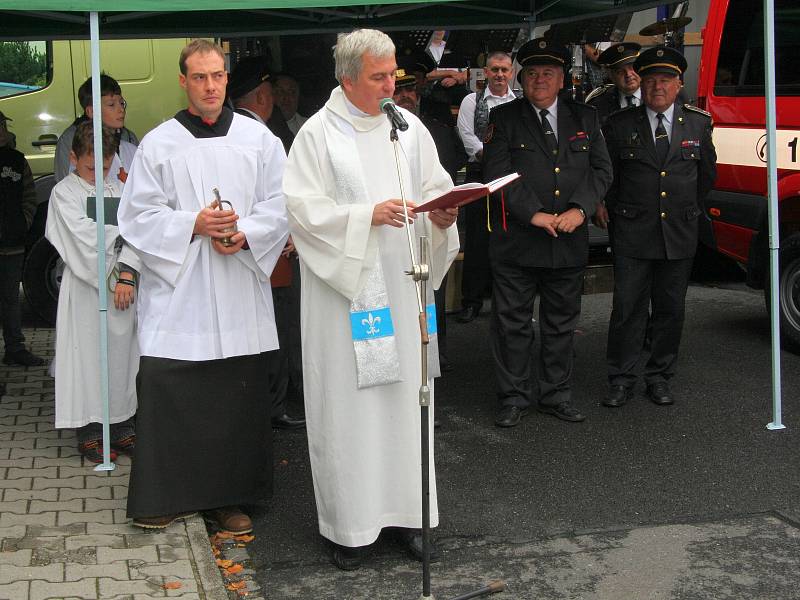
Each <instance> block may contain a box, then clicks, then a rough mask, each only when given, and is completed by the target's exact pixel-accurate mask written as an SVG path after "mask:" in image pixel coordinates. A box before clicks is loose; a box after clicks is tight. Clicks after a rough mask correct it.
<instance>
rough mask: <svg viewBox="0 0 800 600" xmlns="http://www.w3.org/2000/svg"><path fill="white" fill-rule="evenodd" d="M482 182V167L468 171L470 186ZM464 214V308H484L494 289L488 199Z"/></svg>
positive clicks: (476, 204)
mask: <svg viewBox="0 0 800 600" xmlns="http://www.w3.org/2000/svg"><path fill="white" fill-rule="evenodd" d="M472 181H482V176H481V170H480V168H478V167H472V168H470V167H469V166H468V167H467V177H466V182H472ZM461 210H462V211H464V262H463V263H462V274H461V305H462V306H463V307H464V308H467V307H469V306H476V307H478V308H480V307H481V306H483V299H484V297H485V296H486V295H487V294H488V293H489V292H490V290H491V288H492V268H491V264H490V263H489V230H488V228H487V227H486V224H487V214H486V199H485V198H481V199H478V200H475V201H474V202H472V203H470V204H467V205H466V206H465V207H463V208H462V209H461Z"/></svg>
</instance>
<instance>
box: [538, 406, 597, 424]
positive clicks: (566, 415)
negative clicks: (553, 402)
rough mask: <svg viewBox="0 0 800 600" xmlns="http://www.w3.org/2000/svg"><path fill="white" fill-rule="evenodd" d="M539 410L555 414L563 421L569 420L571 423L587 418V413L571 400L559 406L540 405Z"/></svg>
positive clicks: (547, 413)
mask: <svg viewBox="0 0 800 600" xmlns="http://www.w3.org/2000/svg"><path fill="white" fill-rule="evenodd" d="M539 412H540V413H544V414H546V415H553V416H554V417H558V418H559V419H561V420H562V421H569V422H570V423H580V422H581V421H584V420H586V415H584V414H583V413H582V412H581V411H579V410H578V409H577V408H575V407H574V406H572V405H571V404H570V403H569V402H562V403H561V404H559V405H558V406H539Z"/></svg>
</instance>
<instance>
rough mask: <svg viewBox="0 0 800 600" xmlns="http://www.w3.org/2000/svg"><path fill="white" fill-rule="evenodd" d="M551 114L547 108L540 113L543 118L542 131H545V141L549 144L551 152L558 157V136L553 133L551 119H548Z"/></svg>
mask: <svg viewBox="0 0 800 600" xmlns="http://www.w3.org/2000/svg"><path fill="white" fill-rule="evenodd" d="M549 114H550V113H549V112H547V109H546V108H543V109H542V110H541V111H539V115H540V116H541V117H542V130H543V131H544V139H545V141H546V142H547V147H548V148H550V152H551V153H552V154H553V155H556V154H558V142H557V141H556V134H555V132H554V131H553V127H552V126H551V125H550V119H548V118H547V115H549Z"/></svg>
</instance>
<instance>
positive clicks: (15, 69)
mask: <svg viewBox="0 0 800 600" xmlns="http://www.w3.org/2000/svg"><path fill="white" fill-rule="evenodd" d="M0 81H5V82H8V83H19V84H22V85H35V86H44V85H45V84H46V83H47V65H46V60H45V55H44V54H42V53H41V52H39V50H37V49H36V48H35V47H34V46H32V45H31V44H30V43H28V42H0Z"/></svg>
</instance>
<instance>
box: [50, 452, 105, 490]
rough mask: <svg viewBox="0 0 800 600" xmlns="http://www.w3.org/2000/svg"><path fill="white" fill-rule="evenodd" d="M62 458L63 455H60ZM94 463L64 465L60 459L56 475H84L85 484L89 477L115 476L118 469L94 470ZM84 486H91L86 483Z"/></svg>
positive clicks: (103, 477)
mask: <svg viewBox="0 0 800 600" xmlns="http://www.w3.org/2000/svg"><path fill="white" fill-rule="evenodd" d="M62 458H63V457H62ZM94 466H95V465H94V464H92V463H89V464H87V465H84V466H74V465H66V464H64V461H62V463H61V466H60V467H59V468H58V476H59V477H74V476H75V475H85V476H86V478H87V484H88V481H89V479H95V478H97V479H106V478H109V477H116V476H117V475H114V474H115V473H116V472H117V471H118V469H114V470H113V471H95V470H94ZM86 487H92V486H89V485H87V486H86Z"/></svg>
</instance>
